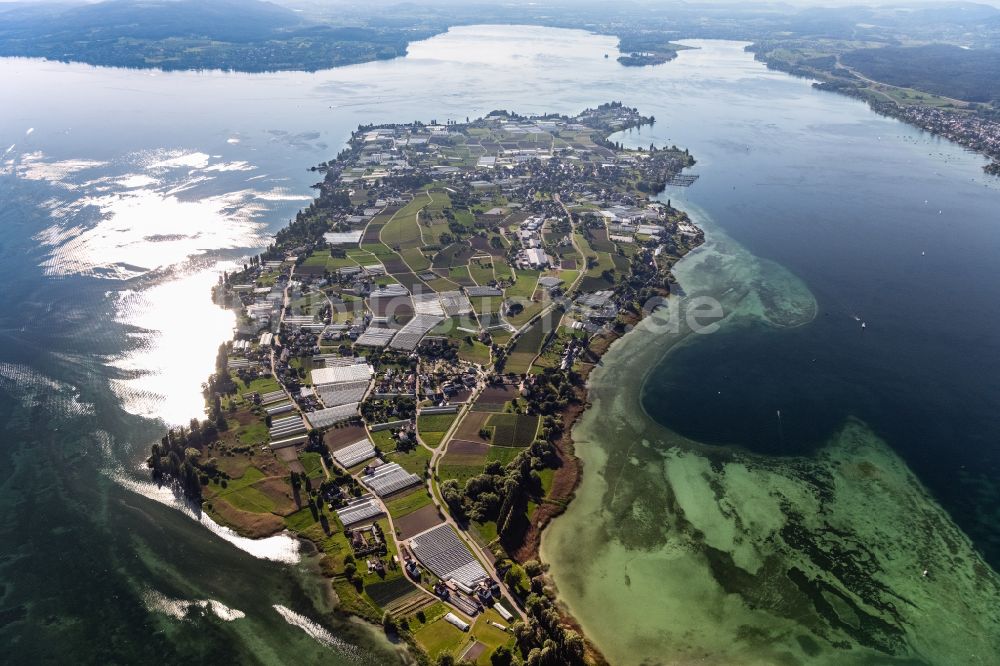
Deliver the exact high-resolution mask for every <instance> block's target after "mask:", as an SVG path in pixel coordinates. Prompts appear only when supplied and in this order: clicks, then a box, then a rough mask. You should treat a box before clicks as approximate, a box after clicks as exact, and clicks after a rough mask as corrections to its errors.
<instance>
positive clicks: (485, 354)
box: [458, 338, 490, 365]
mask: <svg viewBox="0 0 1000 666" xmlns="http://www.w3.org/2000/svg"><path fill="white" fill-rule="evenodd" d="M458 357H459V358H460V359H462V360H463V361H468V362H469V363H478V364H479V365H488V364H489V362H490V348H489V347H487V346H486V345H484V344H483V343H482V342H480V341H479V340H476V339H475V338H472V339H471V340H470V339H466V338H462V339H461V340H459V342H458Z"/></svg>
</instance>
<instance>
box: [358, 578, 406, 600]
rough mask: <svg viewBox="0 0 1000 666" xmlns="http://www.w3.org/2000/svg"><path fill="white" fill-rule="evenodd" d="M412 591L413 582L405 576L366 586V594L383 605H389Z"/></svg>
mask: <svg viewBox="0 0 1000 666" xmlns="http://www.w3.org/2000/svg"><path fill="white" fill-rule="evenodd" d="M412 591H413V583H411V582H410V581H409V580H407V579H406V577H405V576H400V577H398V578H394V579H392V580H386V581H382V582H379V583H372V584H371V585H366V586H365V594H367V595H368V596H369V597H371V600H372V601H374V602H375V603H376V604H378V605H379V606H382V607H385V606H387V605H388V604H390V603H392V602H393V601H395V600H396V599H398V598H400V597H402V596H405V595H407V594H409V593H410V592H412Z"/></svg>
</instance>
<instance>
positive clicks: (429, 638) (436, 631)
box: [413, 619, 468, 659]
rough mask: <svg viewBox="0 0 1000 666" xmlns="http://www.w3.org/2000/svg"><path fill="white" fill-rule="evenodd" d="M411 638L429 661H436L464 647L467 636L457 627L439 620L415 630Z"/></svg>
mask: <svg viewBox="0 0 1000 666" xmlns="http://www.w3.org/2000/svg"><path fill="white" fill-rule="evenodd" d="M413 638H415V639H416V641H417V643H419V644H420V646H421V647H422V648H424V650H425V651H426V652H427V654H428V655H430V657H431V659H437V658H438V656H439V655H441V654H446V653H447V654H453V653H454V652H455V651H456V650H458V648H459V647H461V646H463V645H465V643H466V640H467V638H468V635H467V634H466V633H465V632H463V631H461V630H460V629H459V628H458V627H456V626H454V625H451V624H449V623H448V622H445V621H444V620H443V619H440V620H436V621H434V622H432V623H431V624H428V625H427V626H425V627H422V628H421V629H419V630H417V631H416V633H414V634H413Z"/></svg>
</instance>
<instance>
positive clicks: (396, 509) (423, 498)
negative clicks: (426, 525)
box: [385, 486, 432, 518]
mask: <svg viewBox="0 0 1000 666" xmlns="http://www.w3.org/2000/svg"><path fill="white" fill-rule="evenodd" d="M431 503H432V501H431V497H430V495H428V494H427V489H426V488H424V487H423V486H418V487H416V488H414V489H413V490H411V491H410V492H408V493H406V494H405V495H401V496H399V497H394V498H392V499H391V500H389V501H388V502H386V504H385V508H387V509H388V510H389V515H391V516H392V517H393V518H401V517H403V516H405V515H407V514H409V513H413V512H414V511H416V510H417V509H420V508H423V507H425V506H427V505H428V504H431Z"/></svg>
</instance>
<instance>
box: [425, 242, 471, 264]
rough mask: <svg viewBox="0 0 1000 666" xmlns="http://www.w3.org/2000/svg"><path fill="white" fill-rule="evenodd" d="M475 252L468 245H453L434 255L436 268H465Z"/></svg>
mask: <svg viewBox="0 0 1000 666" xmlns="http://www.w3.org/2000/svg"><path fill="white" fill-rule="evenodd" d="M475 252H476V251H475V250H473V249H472V247H471V246H470V245H469V244H468V243H464V242H463V243H452V244H451V245H449V246H448V247H445V248H442V249H441V250H440V251H439V252H438V253H437V254H436V255H434V262H433V264H434V268H453V267H456V266H465V265H466V264H467V263H468V262H469V257H471V256H472V255H473V254H475Z"/></svg>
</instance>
